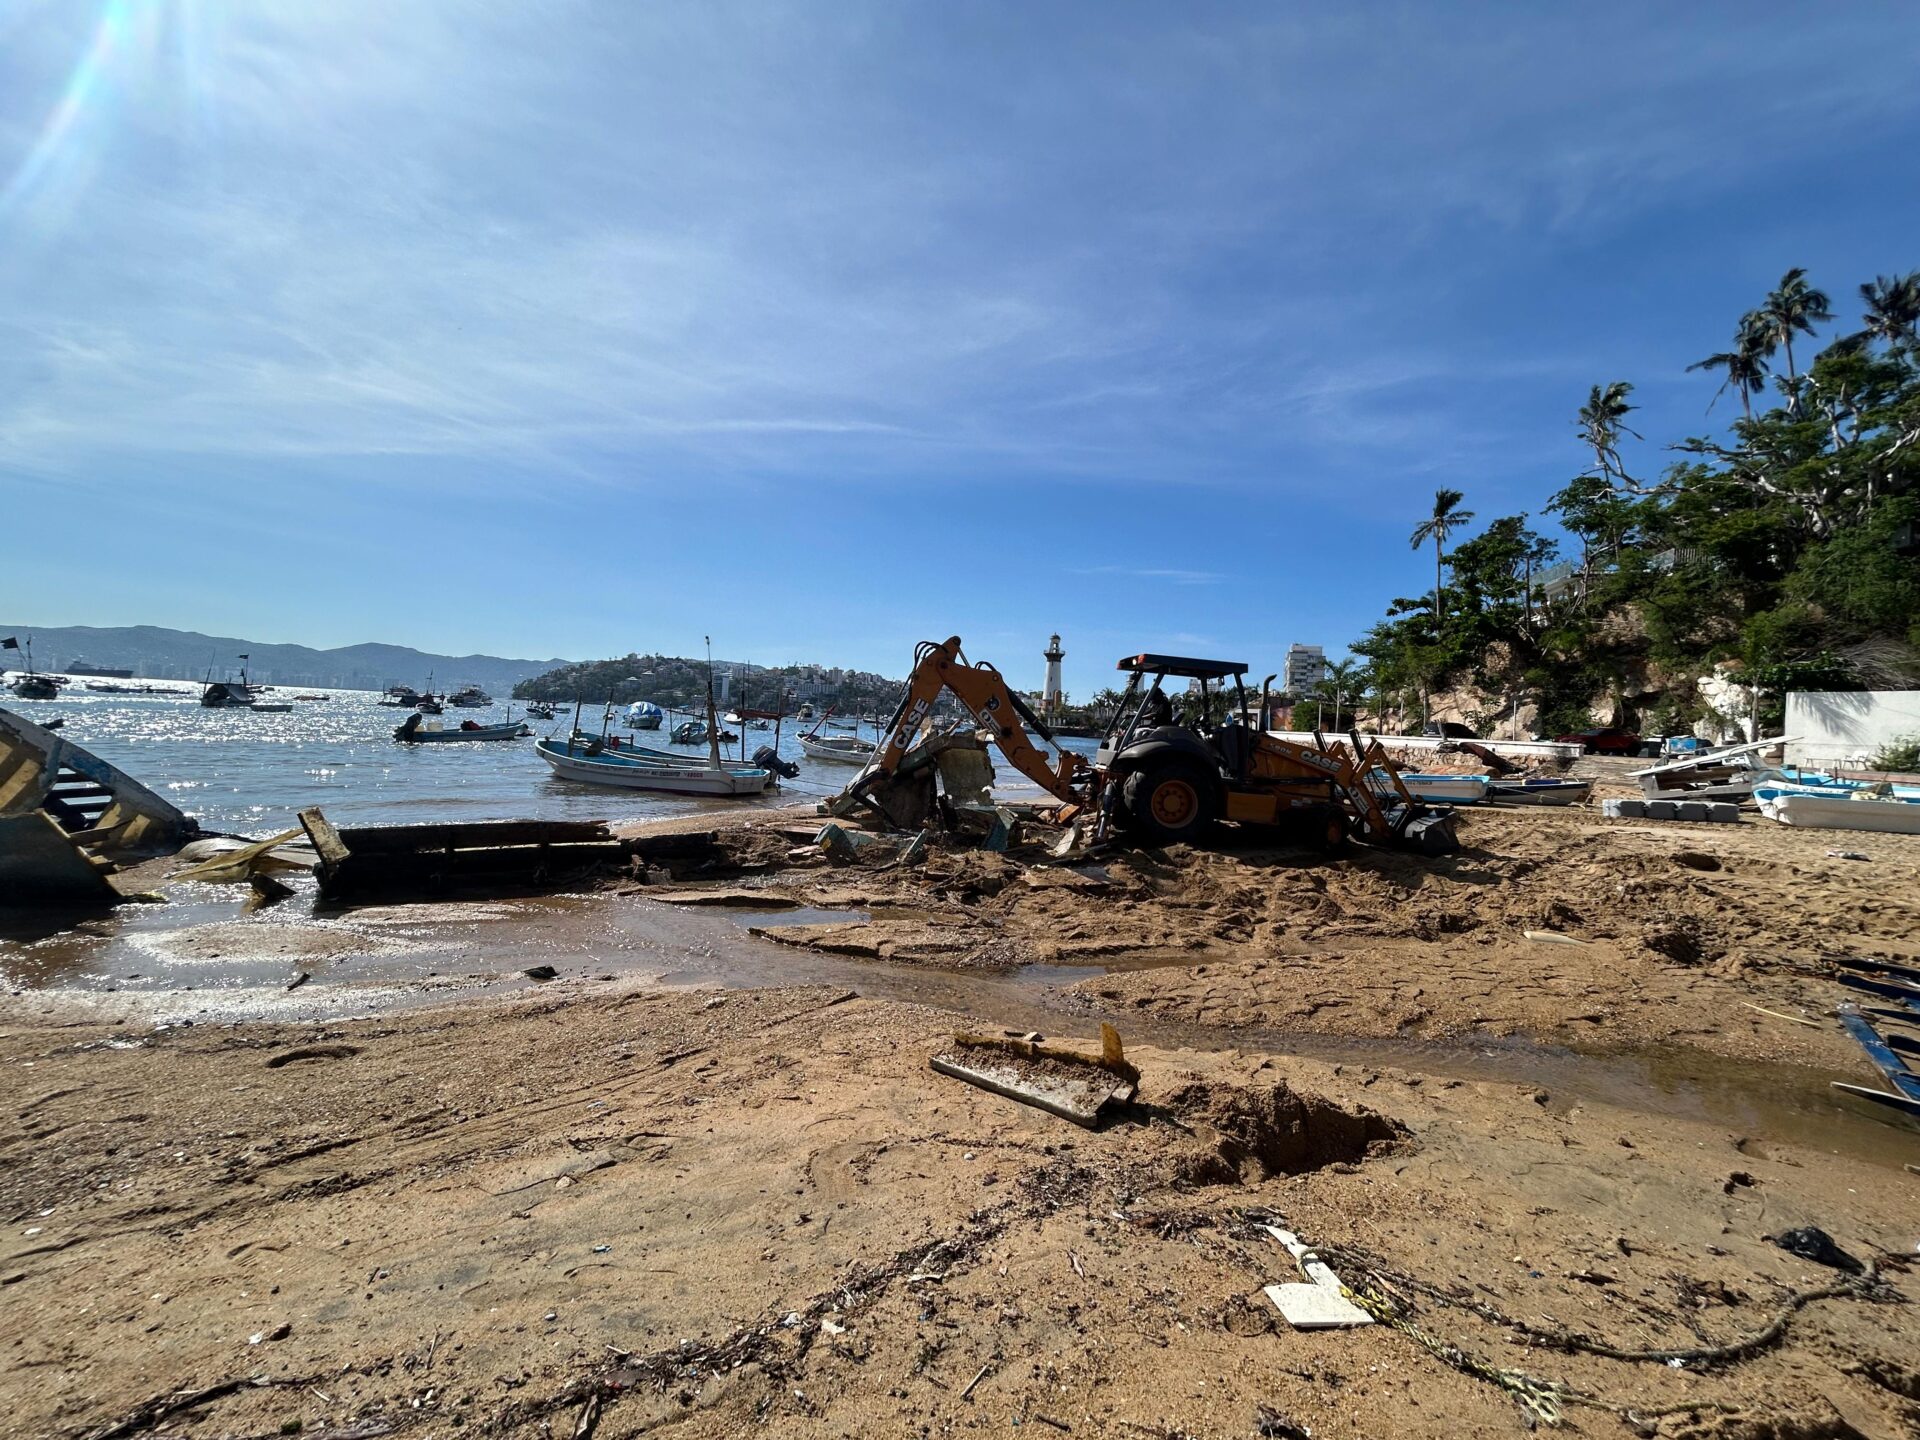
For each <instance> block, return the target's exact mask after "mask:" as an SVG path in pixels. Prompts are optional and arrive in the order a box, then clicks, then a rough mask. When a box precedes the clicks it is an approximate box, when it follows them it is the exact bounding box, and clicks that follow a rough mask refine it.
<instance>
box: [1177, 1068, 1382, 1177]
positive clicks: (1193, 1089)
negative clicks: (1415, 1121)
mask: <svg viewBox="0 0 1920 1440" xmlns="http://www.w3.org/2000/svg"><path fill="white" fill-rule="evenodd" d="M1159 1103H1160V1104H1161V1105H1162V1106H1163V1107H1164V1108H1165V1109H1167V1110H1170V1111H1172V1112H1174V1113H1175V1114H1176V1115H1177V1116H1178V1117H1179V1119H1180V1122H1181V1123H1182V1124H1183V1125H1184V1126H1185V1127H1186V1128H1187V1129H1188V1130H1189V1131H1190V1132H1191V1133H1192V1135H1193V1136H1194V1139H1193V1141H1192V1142H1190V1143H1183V1144H1181V1145H1180V1146H1178V1147H1177V1148H1176V1150H1175V1153H1174V1154H1173V1156H1172V1157H1171V1160H1172V1168H1173V1174H1172V1176H1171V1178H1172V1179H1173V1180H1174V1181H1176V1182H1178V1183H1184V1184H1188V1185H1255V1184H1258V1183H1259V1182H1261V1181H1262V1180H1267V1179H1271V1178H1272V1177H1273V1176H1275V1175H1298V1174H1301V1173H1303V1172H1305V1171H1308V1170H1319V1169H1323V1168H1324V1167H1326V1166H1328V1165H1335V1164H1340V1163H1343V1162H1344V1163H1348V1164H1351V1163H1354V1162H1356V1161H1360V1160H1364V1159H1366V1158H1367V1157H1368V1156H1369V1155H1373V1154H1376V1153H1379V1151H1380V1150H1383V1149H1385V1148H1387V1147H1389V1146H1392V1145H1395V1144H1398V1143H1400V1142H1402V1141H1404V1140H1406V1138H1407V1132H1406V1131H1405V1130H1404V1129H1402V1128H1401V1127H1399V1126H1398V1125H1396V1124H1394V1122H1393V1121H1391V1120H1389V1119H1387V1118H1386V1117H1385V1116H1384V1115H1380V1114H1377V1113H1375V1112H1374V1111H1372V1110H1368V1109H1366V1108H1365V1107H1363V1106H1356V1107H1354V1108H1353V1109H1346V1108H1344V1107H1342V1106H1340V1105H1338V1104H1335V1103H1334V1102H1333V1101H1332V1100H1329V1099H1327V1098H1326V1097H1325V1096H1323V1095H1303V1094H1301V1093H1300V1092H1299V1091H1297V1090H1295V1089H1294V1088H1293V1087H1292V1086H1290V1085H1288V1084H1287V1083H1286V1082H1284V1081H1278V1082H1275V1083H1274V1084H1271V1085H1225V1084H1217V1083H1212V1082H1209V1081H1205V1080H1201V1079H1198V1078H1190V1079H1188V1080H1185V1081H1183V1082H1181V1083H1179V1084H1177V1085H1175V1086H1174V1087H1173V1088H1172V1089H1171V1090H1168V1091H1165V1092H1164V1093H1163V1094H1162V1096H1161V1097H1160V1099H1159Z"/></svg>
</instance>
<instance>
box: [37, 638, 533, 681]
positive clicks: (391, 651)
mask: <svg viewBox="0 0 1920 1440" xmlns="http://www.w3.org/2000/svg"><path fill="white" fill-rule="evenodd" d="M8 635H17V636H19V637H20V640H21V642H22V643H23V644H24V643H25V641H26V639H27V637H28V636H29V635H31V636H32V637H33V661H34V668H35V669H37V670H45V671H48V672H50V673H52V674H61V673H63V672H65V671H66V670H67V669H68V668H69V667H70V666H71V665H72V664H73V663H74V662H75V661H81V662H84V663H86V664H90V665H99V666H106V667H108V668H112V669H127V670H131V671H133V673H134V674H135V675H137V676H139V677H141V678H143V679H153V680H199V679H201V678H202V677H204V676H205V675H206V673H207V670H208V667H209V666H211V667H212V670H213V675H214V678H215V679H221V678H224V677H226V676H227V675H229V674H230V673H231V674H238V672H239V668H240V659H239V657H240V656H242V655H248V656H250V657H251V658H250V659H249V660H248V661H247V668H248V674H249V676H250V677H251V678H252V679H254V680H257V681H259V682H261V683H262V684H267V685H299V686H306V687H310V688H319V689H326V688H328V687H332V688H334V689H340V690H384V689H385V688H386V687H387V686H389V685H395V684H405V685H412V686H414V687H416V688H424V687H425V685H426V683H427V675H428V674H429V672H431V673H432V675H433V684H434V688H435V689H436V690H449V689H452V688H454V687H455V686H459V685H466V684H473V685H478V686H480V687H482V688H483V689H486V690H491V691H494V692H496V693H498V694H501V695H504V694H505V693H506V692H507V691H509V690H511V689H512V688H513V687H514V686H515V685H516V684H518V683H519V682H520V681H522V680H525V679H528V678H529V677H531V676H534V675H541V674H544V673H545V672H547V671H549V670H552V669H555V668H557V667H559V666H562V665H566V664H569V663H571V662H569V661H566V660H561V659H553V660H509V659H505V658H503V657H501V656H499V655H431V654H428V653H427V652H426V651H424V650H414V649H412V648H410V647H408V646H405V645H343V646H341V647H340V648H339V649H337V650H315V649H313V648H311V647H310V646H306V645H273V644H269V643H268V642H266V641H264V640H241V639H237V638H235V637H233V636H230V635H202V634H200V633H199V632H198V631H194V630H167V629H163V628H162V627H160V626H157V625H130V626H115V627H112V628H105V629H96V628H95V627H93V626H90V625H69V626H59V625H6V624H0V637H4V636H8ZM25 663H26V656H25V652H24V651H20V652H16V651H12V650H8V651H6V652H4V655H0V664H4V665H5V666H7V667H9V668H14V669H17V668H19V667H20V666H22V665H24V664H25Z"/></svg>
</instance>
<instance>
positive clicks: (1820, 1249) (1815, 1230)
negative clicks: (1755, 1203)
mask: <svg viewBox="0 0 1920 1440" xmlns="http://www.w3.org/2000/svg"><path fill="white" fill-rule="evenodd" d="M1767 1239H1769V1240H1771V1241H1772V1242H1773V1243H1774V1244H1775V1245H1778V1246H1779V1247H1780V1248H1781V1249H1782V1250H1784V1251H1786V1252H1787V1253H1788V1254H1789V1255H1798V1256H1799V1257H1800V1258H1801V1259H1802V1260H1811V1261H1813V1262H1814V1264H1816V1265H1828V1266H1831V1267H1832V1268H1833V1269H1835V1270H1844V1271H1846V1272H1847V1274H1849V1275H1858V1274H1860V1273H1861V1272H1862V1271H1863V1270H1865V1269H1866V1267H1865V1266H1864V1265H1862V1264H1861V1263H1860V1262H1859V1261H1858V1260H1856V1259H1854V1258H1853V1256H1851V1255H1849V1254H1848V1253H1847V1252H1846V1251H1844V1250H1842V1249H1841V1248H1840V1247H1839V1246H1838V1245H1836V1244H1834V1243H1833V1237H1832V1236H1831V1235H1829V1234H1827V1232H1826V1231H1824V1230H1822V1229H1821V1228H1820V1227H1819V1226H1818V1225H1802V1226H1801V1227H1800V1228H1799V1229H1797V1230H1789V1231H1787V1232H1786V1233H1785V1234H1782V1235H1769V1236H1768V1237H1767Z"/></svg>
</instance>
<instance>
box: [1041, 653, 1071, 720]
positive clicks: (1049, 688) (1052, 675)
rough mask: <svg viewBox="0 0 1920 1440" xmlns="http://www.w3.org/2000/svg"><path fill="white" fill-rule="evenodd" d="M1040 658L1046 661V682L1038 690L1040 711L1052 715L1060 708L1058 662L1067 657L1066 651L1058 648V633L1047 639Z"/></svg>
mask: <svg viewBox="0 0 1920 1440" xmlns="http://www.w3.org/2000/svg"><path fill="white" fill-rule="evenodd" d="M1042 658H1043V659H1044V660H1045V661H1046V662H1047V683H1046V687H1045V688H1044V689H1042V690H1041V692H1040V707H1041V708H1040V713H1041V714H1043V715H1052V714H1054V713H1055V712H1056V711H1058V710H1059V709H1060V662H1061V661H1062V660H1064V659H1066V658H1067V652H1066V651H1064V650H1062V649H1061V648H1060V637H1059V636H1058V635H1055V636H1053V637H1052V638H1051V639H1049V640H1048V641H1047V649H1046V653H1045V654H1044V655H1043V656H1042Z"/></svg>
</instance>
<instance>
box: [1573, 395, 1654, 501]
mask: <svg viewBox="0 0 1920 1440" xmlns="http://www.w3.org/2000/svg"><path fill="white" fill-rule="evenodd" d="M1631 394H1633V386H1631V385H1629V384H1628V383H1627V382H1626V381H1625V380H1613V381H1609V382H1608V383H1607V384H1605V385H1595V386H1594V387H1593V389H1592V390H1591V391H1589V392H1588V394H1587V403H1586V404H1584V405H1582V406H1581V407H1580V413H1579V415H1577V416H1576V417H1575V420H1576V423H1577V424H1578V425H1579V427H1580V435H1581V438H1583V439H1584V440H1585V441H1586V442H1587V444H1588V445H1590V446H1592V447H1593V459H1594V463H1595V465H1597V466H1598V467H1599V470H1600V473H1601V474H1602V475H1605V476H1609V477H1611V476H1614V475H1618V476H1620V477H1621V478H1622V479H1624V478H1625V477H1626V473H1627V472H1626V469H1625V467H1624V466H1623V465H1622V464H1621V463H1620V437H1621V435H1622V434H1627V435H1631V436H1633V438H1634V439H1636V440H1638V439H1639V438H1640V434H1639V432H1638V431H1636V430H1631V429H1629V428H1628V427H1627V424H1626V418H1627V416H1628V415H1629V414H1631V413H1632V411H1633V409H1634V407H1633V406H1632V405H1629V404H1628V403H1627V397H1628V396H1629V395H1631Z"/></svg>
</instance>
